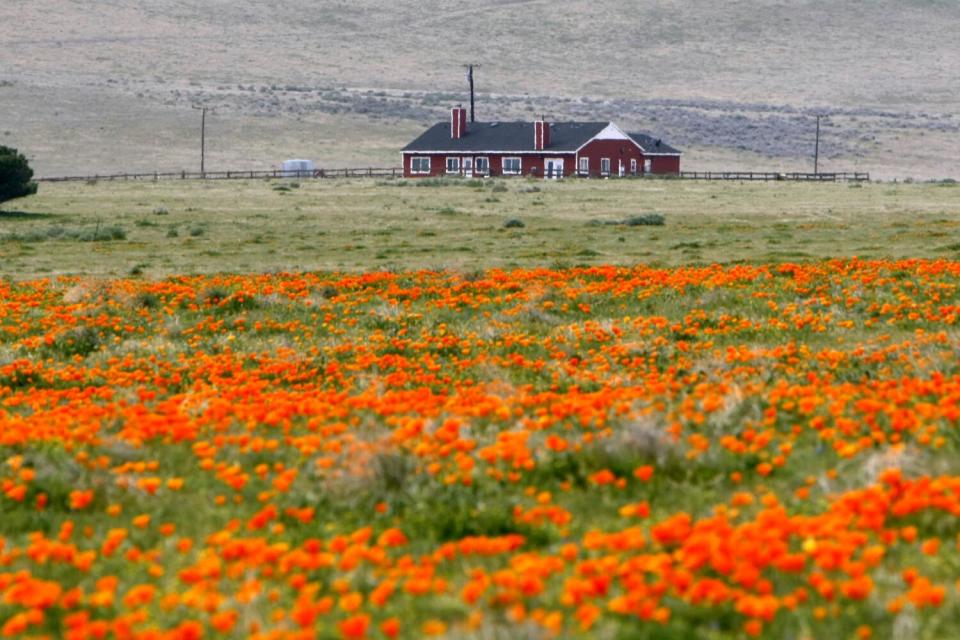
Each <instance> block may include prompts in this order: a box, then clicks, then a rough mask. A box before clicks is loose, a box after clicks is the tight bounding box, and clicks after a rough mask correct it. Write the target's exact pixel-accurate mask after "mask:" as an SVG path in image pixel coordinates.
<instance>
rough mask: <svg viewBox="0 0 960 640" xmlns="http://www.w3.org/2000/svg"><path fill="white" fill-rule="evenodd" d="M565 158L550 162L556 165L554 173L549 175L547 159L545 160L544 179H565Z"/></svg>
mask: <svg viewBox="0 0 960 640" xmlns="http://www.w3.org/2000/svg"><path fill="white" fill-rule="evenodd" d="M563 160H564V159H563V158H554V159H551V160H549V162H552V163H553V164H554V167H553V173H552V174H547V162H548V161H547V159H546V158H544V160H543V177H544V178H545V179H547V180H560V179H561V178H563V177H564V176H563ZM558 165H559V166H558Z"/></svg>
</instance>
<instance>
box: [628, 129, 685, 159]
mask: <svg viewBox="0 0 960 640" xmlns="http://www.w3.org/2000/svg"><path fill="white" fill-rule="evenodd" d="M627 135H628V136H630V137H631V138H633V139H634V141H635V142H636V143H637V144H638V145H640V148H641V149H643V150H644V151H645V152H646V153H666V154H676V155H680V150H679V149H677V148H675V147H671V146H670V145H668V144H667V143H666V142H664V141H663V140H661V139H660V138H654V137H653V136H651V135H650V134H647V133H628V134H627Z"/></svg>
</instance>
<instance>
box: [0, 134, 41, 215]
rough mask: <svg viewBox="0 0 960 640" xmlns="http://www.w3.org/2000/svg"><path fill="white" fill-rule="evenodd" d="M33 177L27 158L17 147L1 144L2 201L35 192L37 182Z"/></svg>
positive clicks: (0, 174) (0, 195) (0, 178)
mask: <svg viewBox="0 0 960 640" xmlns="http://www.w3.org/2000/svg"><path fill="white" fill-rule="evenodd" d="M32 178H33V169H31V168H30V164H29V163H28V162H27V158H26V157H25V156H24V155H23V154H22V153H19V152H18V151H17V150H16V149H13V148H11V147H4V146H2V145H0V202H6V201H7V200H13V199H14V198H22V197H23V196H30V195H33V194H35V193H36V192H37V183H36V182H33V181H32Z"/></svg>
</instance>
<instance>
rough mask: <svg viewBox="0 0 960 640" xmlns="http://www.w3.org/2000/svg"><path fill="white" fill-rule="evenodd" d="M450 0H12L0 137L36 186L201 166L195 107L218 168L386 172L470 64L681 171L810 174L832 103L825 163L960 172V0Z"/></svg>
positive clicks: (4, 47) (1, 56) (512, 96)
mask: <svg viewBox="0 0 960 640" xmlns="http://www.w3.org/2000/svg"><path fill="white" fill-rule="evenodd" d="M449 7H450V3H442V2H438V1H436V0H422V1H420V2H410V1H408V0H400V1H398V2H392V3H382V2H373V1H371V0H360V1H354V2H333V1H323V2H316V1H312V0H287V1H285V2H280V3H274V4H272V5H269V6H267V5H264V4H263V3H259V2H253V1H252V0H211V1H206V2H198V1H196V0H157V1H154V2H149V3H141V2H134V1H133V0H105V1H99V2H93V1H91V0H30V1H26V0H6V1H5V2H3V3H2V4H0V85H2V86H0V114H2V115H0V118H2V119H0V143H5V144H14V145H16V146H19V147H22V148H24V149H25V150H27V151H28V152H29V153H30V154H31V155H32V156H33V157H34V159H35V162H36V166H37V168H38V170H39V172H40V173H42V174H50V173H63V172H87V171H108V170H112V169H117V168H121V167H128V168H131V169H144V170H152V169H155V168H158V169H179V168H193V167H194V165H195V164H197V159H196V155H197V153H196V149H195V147H196V137H197V131H196V129H197V124H198V122H197V121H198V120H199V118H197V117H196V116H197V114H196V113H194V112H192V111H191V110H190V106H191V104H199V103H203V104H207V105H209V106H212V107H215V112H214V113H213V114H212V115H211V119H210V127H211V129H210V134H211V136H210V146H211V149H210V153H211V155H210V161H211V164H212V165H213V166H221V167H225V166H227V165H229V166H231V167H251V168H254V167H256V168H261V167H266V166H272V165H273V164H275V163H276V162H277V161H278V160H280V159H282V158H283V157H288V156H294V155H305V156H308V157H313V158H316V159H318V160H320V161H321V162H322V163H323V164H326V165H327V166H333V165H343V164H361V165H367V164H395V163H396V162H397V155H396V150H397V149H398V148H399V147H400V146H401V145H402V144H403V143H404V142H406V141H407V140H408V139H409V137H410V135H411V134H412V133H413V132H415V131H417V130H418V129H419V128H420V127H421V126H422V125H423V124H424V123H426V122H430V121H432V120H435V119H436V118H438V117H442V112H443V110H444V109H445V108H446V107H447V106H448V105H449V104H450V103H452V102H453V101H456V100H459V99H462V98H463V90H464V84H465V83H464V78H463V70H462V68H461V67H460V66H459V65H460V64H461V63H463V62H467V61H473V62H477V63H479V64H480V65H482V66H481V67H480V68H479V69H478V70H477V80H478V89H479V90H480V91H481V96H480V98H481V104H480V115H481V117H496V118H498V119H507V118H526V117H529V116H530V114H532V113H534V112H546V113H549V114H551V115H552V116H554V117H556V118H574V117H596V118H611V119H615V120H617V121H619V122H622V123H624V124H625V125H628V126H636V127H645V128H647V129H651V130H654V131H656V132H657V133H659V134H660V135H662V136H664V137H665V138H668V139H669V140H671V141H673V142H675V143H676V144H678V145H680V146H682V147H683V148H684V149H685V150H687V151H688V154H687V158H686V165H687V167H689V168H697V169H700V168H717V167H721V166H722V167H730V166H736V167H741V168H742V167H761V166H762V167H771V168H776V167H782V168H805V167H807V166H808V165H809V157H808V156H809V155H810V153H811V152H812V136H813V127H812V123H813V120H812V117H811V114H812V113H814V112H822V113H827V114H830V118H829V119H828V121H827V122H826V123H825V129H824V149H823V152H824V169H826V170H829V169H831V168H833V169H859V170H870V171H873V172H875V173H877V174H880V175H885V176H907V175H912V176H918V177H936V176H944V175H954V174H956V173H957V168H958V167H957V162H956V160H955V158H954V156H955V151H954V150H955V149H956V148H957V147H958V145H960V118H958V117H957V115H956V114H957V112H958V106H960V97H958V95H957V93H956V92H955V90H954V89H955V84H956V78H957V75H958V69H960V63H958V58H957V56H956V55H955V53H956V52H955V39H954V36H955V33H954V26H955V25H956V24H958V21H960V4H958V3H956V2H954V1H953V0H901V1H894V0H872V1H871V2H869V3H863V2H852V1H841V2H836V1H827V0H809V1H805V2H803V1H801V2H787V1H784V0H759V1H740V2H725V3H717V2H712V1H710V0H686V1H683V2H680V1H675V2H670V1H667V2H625V1H622V0H620V1H617V0H592V1H590V2H587V1H581V0H573V1H569V2H546V1H539V0H530V1H518V0H513V1H508V0H499V1H494V2H484V3H478V4H476V5H457V7H456V8H453V9H451V8H449Z"/></svg>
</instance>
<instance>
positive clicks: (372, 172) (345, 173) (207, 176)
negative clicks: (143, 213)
mask: <svg viewBox="0 0 960 640" xmlns="http://www.w3.org/2000/svg"><path fill="white" fill-rule="evenodd" d="M402 176H403V169H401V168H400V167H390V168H386V169H384V168H382V167H367V168H363V169H317V170H315V171H287V170H283V169H272V170H268V171H205V172H203V173H200V172H191V171H174V172H157V171H155V172H153V173H108V174H103V175H100V174H96V175H92V176H58V177H53V178H36V180H37V181H38V182H94V181H99V180H108V181H114V180H120V181H123V180H154V181H157V180H251V179H257V178H267V179H269V178H300V179H307V178H400V177H402Z"/></svg>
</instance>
